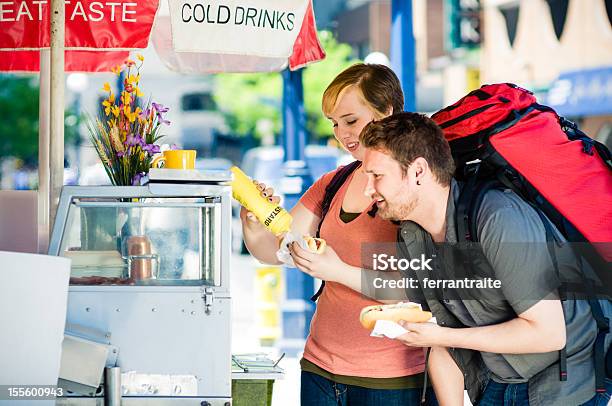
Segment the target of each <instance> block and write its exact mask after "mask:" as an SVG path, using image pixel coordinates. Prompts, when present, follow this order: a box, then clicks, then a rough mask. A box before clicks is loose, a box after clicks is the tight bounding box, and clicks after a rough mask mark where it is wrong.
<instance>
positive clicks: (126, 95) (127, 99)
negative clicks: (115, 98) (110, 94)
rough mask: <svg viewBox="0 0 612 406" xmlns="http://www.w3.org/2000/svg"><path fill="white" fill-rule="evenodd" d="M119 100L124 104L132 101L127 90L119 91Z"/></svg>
mask: <svg viewBox="0 0 612 406" xmlns="http://www.w3.org/2000/svg"><path fill="white" fill-rule="evenodd" d="M121 102H122V103H123V104H124V105H129V104H131V103H132V96H131V95H130V94H129V93H128V92H126V91H123V92H121Z"/></svg>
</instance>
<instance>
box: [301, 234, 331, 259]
mask: <svg viewBox="0 0 612 406" xmlns="http://www.w3.org/2000/svg"><path fill="white" fill-rule="evenodd" d="M304 241H306V245H307V246H308V250H309V251H310V252H313V253H315V254H322V253H323V252H324V251H325V247H326V246H327V243H326V242H325V240H324V239H323V238H315V237H311V236H310V235H308V234H306V235H305V236H304Z"/></svg>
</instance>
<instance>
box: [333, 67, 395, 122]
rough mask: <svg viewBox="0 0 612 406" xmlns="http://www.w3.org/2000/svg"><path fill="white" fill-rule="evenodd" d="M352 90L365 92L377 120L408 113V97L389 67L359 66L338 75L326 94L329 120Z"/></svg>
mask: <svg viewBox="0 0 612 406" xmlns="http://www.w3.org/2000/svg"><path fill="white" fill-rule="evenodd" d="M351 86H356V87H357V88H358V89H359V90H360V91H361V97H362V99H363V100H364V101H365V102H366V104H368V105H369V106H370V108H371V109H372V110H373V111H374V112H375V113H377V114H376V115H377V116H378V117H376V118H377V119H380V118H382V117H384V116H386V115H387V113H388V111H389V109H390V108H392V109H393V111H392V113H399V112H402V111H404V93H403V92H402V86H401V84H400V81H399V79H398V78H397V76H396V75H395V73H393V71H392V70H391V69H390V68H388V67H386V66H385V65H377V64H365V63H357V64H355V65H352V66H350V67H348V68H346V69H345V70H343V71H342V72H340V73H339V74H338V76H336V77H335V78H334V80H332V82H331V83H330V84H329V86H327V89H325V92H323V102H322V107H323V114H325V115H326V116H329V115H330V114H331V112H332V111H334V109H335V108H336V104H337V102H338V100H339V98H340V95H341V94H342V93H343V92H344V91H345V90H347V89H348V88H349V87H351Z"/></svg>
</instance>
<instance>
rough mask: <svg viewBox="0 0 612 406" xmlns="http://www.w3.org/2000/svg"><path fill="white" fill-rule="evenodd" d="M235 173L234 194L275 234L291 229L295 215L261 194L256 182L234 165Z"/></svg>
mask: <svg viewBox="0 0 612 406" xmlns="http://www.w3.org/2000/svg"><path fill="white" fill-rule="evenodd" d="M230 170H231V171H232V173H233V174H234V180H233V181H232V182H231V185H232V196H234V199H236V200H238V202H239V203H240V204H241V205H243V206H244V207H245V208H246V209H247V210H248V211H250V212H252V213H253V214H254V215H255V217H257V219H258V220H259V222H260V223H261V224H263V225H264V226H265V227H266V228H267V229H268V230H270V231H271V232H272V233H273V234H274V235H277V236H279V235H282V234H284V233H286V232H288V231H289V230H290V229H291V222H292V221H293V217H291V214H289V212H287V210H285V209H283V208H282V207H281V206H279V205H278V204H275V203H271V202H270V201H269V200H268V199H266V198H265V197H263V196H262V195H261V191H260V190H259V189H257V186H256V185H255V183H254V182H253V181H252V180H251V178H249V177H248V176H247V175H246V174H245V173H244V172H242V170H240V168H238V167H237V166H232V168H231V169H230Z"/></svg>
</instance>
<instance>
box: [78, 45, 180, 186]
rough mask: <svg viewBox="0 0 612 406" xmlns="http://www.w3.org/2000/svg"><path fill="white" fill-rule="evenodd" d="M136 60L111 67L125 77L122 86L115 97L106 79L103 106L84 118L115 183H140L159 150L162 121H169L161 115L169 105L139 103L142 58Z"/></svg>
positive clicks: (124, 184)
mask: <svg viewBox="0 0 612 406" xmlns="http://www.w3.org/2000/svg"><path fill="white" fill-rule="evenodd" d="M137 59H138V61H139V62H138V63H136V62H134V61H132V60H130V59H128V60H126V61H125V62H124V63H123V65H119V66H116V67H114V68H113V69H112V71H113V72H114V73H115V74H116V75H117V76H120V75H121V74H122V73H123V75H124V77H125V79H124V81H123V90H122V91H121V94H120V95H119V98H118V99H117V97H116V95H115V94H114V93H113V91H112V89H111V86H110V84H109V83H105V84H104V87H103V91H104V92H105V93H107V94H108V97H107V98H105V99H104V101H102V110H101V111H100V114H99V117H98V118H96V119H95V120H94V119H92V118H90V119H89V120H88V122H87V125H88V129H89V135H90V137H91V141H92V143H93V145H94V147H95V149H96V151H97V153H98V156H99V157H100V160H101V161H102V164H103V165H104V169H105V170H106V173H107V174H108V177H109V178H110V180H111V182H112V184H113V185H115V186H131V185H132V186H135V185H140V180H141V178H142V177H144V176H145V175H146V174H147V173H148V172H149V168H150V167H151V162H152V161H153V156H154V155H155V154H157V153H159V152H160V147H159V145H157V144H156V142H157V141H158V140H159V139H160V138H161V137H162V136H163V135H161V134H160V127H161V125H162V124H164V125H169V124H170V121H168V120H166V119H165V118H164V114H165V113H167V112H168V110H169V108H168V107H164V106H163V105H161V104H158V103H155V102H151V100H150V99H149V101H148V102H147V103H146V105H144V106H143V105H142V102H141V97H142V96H143V93H142V91H141V89H140V87H139V86H140V68H141V67H142V64H143V62H144V57H143V56H142V55H137Z"/></svg>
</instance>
